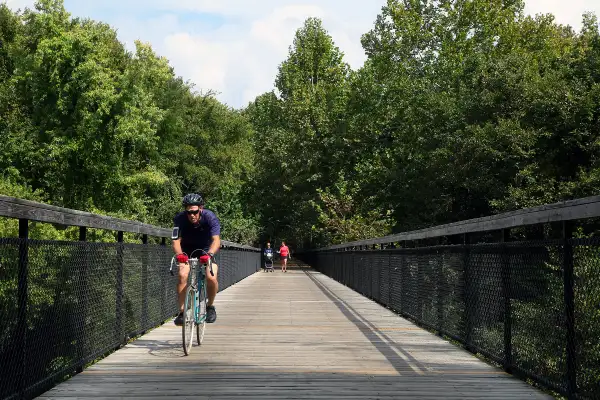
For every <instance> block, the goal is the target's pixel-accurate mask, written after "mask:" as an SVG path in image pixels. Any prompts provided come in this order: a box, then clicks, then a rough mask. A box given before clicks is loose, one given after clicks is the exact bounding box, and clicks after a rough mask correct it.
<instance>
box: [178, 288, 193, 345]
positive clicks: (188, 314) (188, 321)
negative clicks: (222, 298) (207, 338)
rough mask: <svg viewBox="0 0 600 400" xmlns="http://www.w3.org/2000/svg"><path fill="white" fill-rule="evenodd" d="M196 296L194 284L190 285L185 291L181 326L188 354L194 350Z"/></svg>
mask: <svg viewBox="0 0 600 400" xmlns="http://www.w3.org/2000/svg"><path fill="white" fill-rule="evenodd" d="M195 297H196V289H194V288H193V287H192V286H190V287H188V289H187V291H186V293H185V303H184V304H183V325H182V326H181V333H182V337H183V352H184V353H185V355H186V356H187V355H189V354H190V351H191V350H192V332H193V331H194V325H195V324H196V319H195V318H194V307H195V304H194V303H195Z"/></svg>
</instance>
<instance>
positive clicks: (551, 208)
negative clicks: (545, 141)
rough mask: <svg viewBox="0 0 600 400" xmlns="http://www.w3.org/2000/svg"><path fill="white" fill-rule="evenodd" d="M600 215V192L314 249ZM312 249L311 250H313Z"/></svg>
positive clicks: (343, 247) (392, 241) (413, 238)
mask: <svg viewBox="0 0 600 400" xmlns="http://www.w3.org/2000/svg"><path fill="white" fill-rule="evenodd" d="M599 216H600V196H591V197H584V198H580V199H575V200H568V201H563V202H559V203H553V204H546V205H543V206H537V207H531V208H524V209H521V210H516V211H510V212H506V213H502V214H496V215H491V216H488V217H481V218H473V219H469V220H465V221H459V222H453V223H450V224H445V225H438V226H434V227H431V228H426V229H420V230H415V231H409V232H403V233H398V234H394V235H388V236H383V237H379V238H373V239H365V240H357V241H354V242H347V243H342V244H337V245H333V246H329V247H324V248H320V249H315V250H312V251H324V250H336V249H345V248H349V247H356V246H369V245H376V244H387V243H395V242H402V241H405V240H420V239H429V238H435V237H443V236H452V235H461V234H465V233H475V232H486V231H495V230H500V229H509V228H516V227H520V226H526V225H535V224H543V223H548V222H559V221H571V220H576V219H584V218H593V217H599ZM309 251H311V250H309Z"/></svg>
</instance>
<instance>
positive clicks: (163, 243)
mask: <svg viewBox="0 0 600 400" xmlns="http://www.w3.org/2000/svg"><path fill="white" fill-rule="evenodd" d="M160 245H161V246H166V245H167V239H166V238H164V237H163V238H162V240H161V241H160ZM159 275H160V288H161V296H160V323H161V324H163V323H164V319H165V318H167V315H166V314H167V313H166V310H165V296H166V292H167V285H166V282H165V280H166V279H165V278H166V276H165V271H162V270H161V271H160V272H159Z"/></svg>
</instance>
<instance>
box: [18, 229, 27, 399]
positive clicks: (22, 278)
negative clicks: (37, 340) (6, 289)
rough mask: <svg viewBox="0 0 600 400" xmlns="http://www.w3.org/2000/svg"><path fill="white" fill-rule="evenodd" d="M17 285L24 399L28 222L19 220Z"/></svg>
mask: <svg viewBox="0 0 600 400" xmlns="http://www.w3.org/2000/svg"><path fill="white" fill-rule="evenodd" d="M19 239H21V241H20V242H19V283H18V285H19V286H18V301H19V314H18V319H17V332H18V337H19V339H18V343H19V347H18V348H19V357H20V362H19V364H18V366H19V370H18V373H17V379H18V384H17V388H18V390H19V393H20V395H21V397H24V393H25V390H26V388H27V382H26V372H27V366H26V365H25V364H26V362H27V354H26V353H27V303H28V293H27V292H28V287H27V280H28V275H29V271H28V269H29V220H27V219H19Z"/></svg>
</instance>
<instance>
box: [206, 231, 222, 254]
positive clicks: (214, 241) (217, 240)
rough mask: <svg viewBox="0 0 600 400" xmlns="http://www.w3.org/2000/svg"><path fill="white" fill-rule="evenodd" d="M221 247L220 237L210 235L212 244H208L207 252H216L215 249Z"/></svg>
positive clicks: (217, 249)
mask: <svg viewBox="0 0 600 400" xmlns="http://www.w3.org/2000/svg"><path fill="white" fill-rule="evenodd" d="M220 248H221V237H220V236H219V235H214V236H213V237H212V244H211V245H210V249H208V252H209V253H212V254H217V251H219V249H220Z"/></svg>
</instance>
